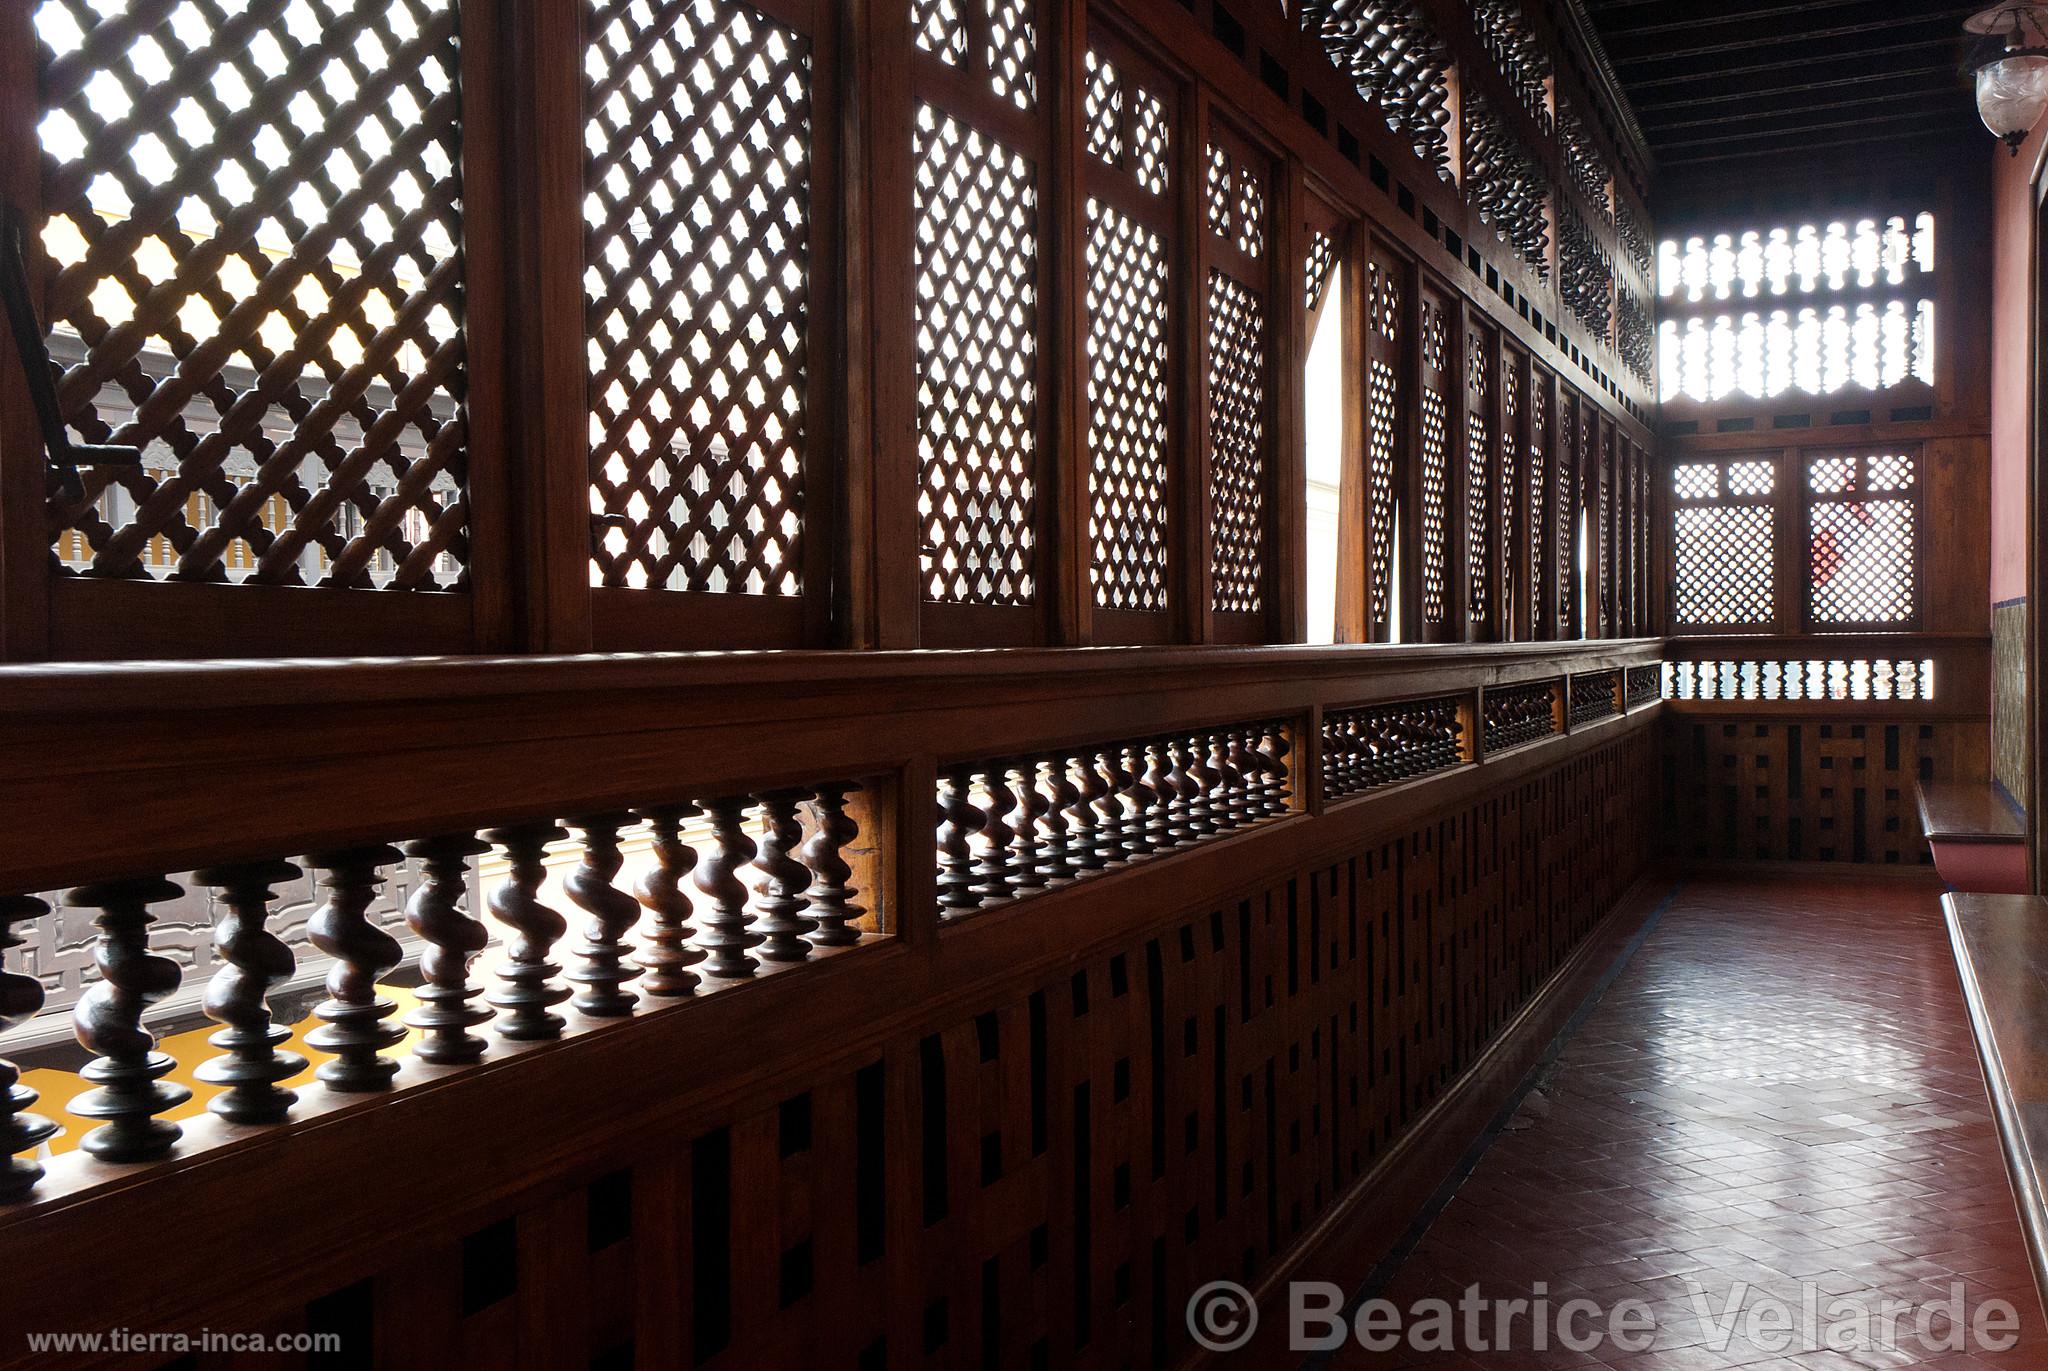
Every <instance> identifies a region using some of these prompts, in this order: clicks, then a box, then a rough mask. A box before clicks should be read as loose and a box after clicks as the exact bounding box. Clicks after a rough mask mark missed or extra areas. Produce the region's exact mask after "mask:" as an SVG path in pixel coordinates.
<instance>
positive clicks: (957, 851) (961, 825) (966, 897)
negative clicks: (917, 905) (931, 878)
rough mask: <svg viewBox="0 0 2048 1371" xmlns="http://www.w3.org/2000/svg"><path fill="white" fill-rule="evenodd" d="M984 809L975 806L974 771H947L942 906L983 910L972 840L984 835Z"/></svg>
mask: <svg viewBox="0 0 2048 1371" xmlns="http://www.w3.org/2000/svg"><path fill="white" fill-rule="evenodd" d="M983 817H984V816H983V815H982V812H981V807H980V806H979V805H977V804H975V803H974V768H973V767H971V766H956V767H953V768H951V769H950V770H948V771H947V772H946V793H945V798H944V799H942V800H941V801H940V802H939V818H940V820H941V821H942V822H941V823H940V825H939V906H940V908H942V909H957V910H961V911H963V912H964V911H966V910H970V909H979V908H981V895H980V894H979V893H978V892H977V891H976V889H975V885H976V877H975V862H974V848H973V845H972V843H971V842H970V841H969V840H970V839H971V838H972V837H973V836H974V835H975V834H977V833H979V832H981V826H982V822H983Z"/></svg>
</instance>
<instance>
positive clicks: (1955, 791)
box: [1913, 781, 2027, 843]
mask: <svg viewBox="0 0 2048 1371" xmlns="http://www.w3.org/2000/svg"><path fill="white" fill-rule="evenodd" d="M1913 789H1914V791H1915V793H1916V794H1917V795H1918V797H1919V802H1920V827H1921V828H1922V829H1923V830H1924V831H1925V832H1926V834H1927V837H1928V840H1929V841H1930V842H1949V843H2017V842H2024V841H2025V840H2026V836H2027V826H2026V823H2025V821H2024V820H2022V819H2021V818H2020V816H2019V815H2018V814H2017V813H2015V812H2014V810H2013V807H2012V806H2011V805H2010V804H2008V803H2007V802H2006V799H2005V797H2004V796H2003V795H2001V794H1999V793H1998V791H1997V789H1996V788H1994V787H1993V786H1992V785H1991V784H1990V783H1988V782H1985V781H1916V782H1914V785H1913Z"/></svg>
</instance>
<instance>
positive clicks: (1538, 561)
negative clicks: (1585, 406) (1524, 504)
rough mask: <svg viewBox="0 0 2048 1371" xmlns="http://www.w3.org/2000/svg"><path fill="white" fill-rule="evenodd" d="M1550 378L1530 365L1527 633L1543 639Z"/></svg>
mask: <svg viewBox="0 0 2048 1371" xmlns="http://www.w3.org/2000/svg"><path fill="white" fill-rule="evenodd" d="M1550 391H1551V379H1550V376H1549V374H1548V373H1547V372H1545V371H1544V370H1543V369H1542V368H1541V367H1537V366H1531V367H1530V369H1529V478H1528V480H1529V532H1528V538H1529V543H1528V546H1529V558H1528V562H1527V566H1528V568H1529V575H1528V582H1529V584H1528V597H1529V635H1530V636H1531V637H1532V638H1537V639H1545V638H1551V637H1554V636H1556V635H1555V631H1554V630H1555V621H1554V619H1553V617H1552V611H1553V609H1554V608H1555V606H1556V597H1555V596H1554V595H1552V594H1551V593H1550V592H1549V590H1548V588H1547V587H1548V586H1549V584H1550V579H1551V576H1552V575H1553V574H1554V573H1555V569H1556V560H1555V558H1554V557H1552V555H1551V553H1550V547H1551V541H1552V539H1553V538H1554V537H1555V536H1556V532H1555V524H1556V518H1555V515H1554V514H1553V513H1552V510H1551V504H1552V497H1551V486H1552V484H1553V483H1554V482H1555V481H1556V479H1557V477H1556V474H1555V472H1554V471H1553V470H1552V468H1551V462H1550V418H1551V409H1552V405H1551V399H1550Z"/></svg>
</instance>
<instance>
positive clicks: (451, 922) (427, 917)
mask: <svg viewBox="0 0 2048 1371" xmlns="http://www.w3.org/2000/svg"><path fill="white" fill-rule="evenodd" d="M400 846H401V847H402V848H403V850H404V852H405V855H406V856H408V857H412V858H414V859H416V860H417V861H419V863H420V882H419V884H418V885H416V886H414V887H413V892H412V898H411V899H409V900H407V901H406V902H405V921H406V923H407V924H408V925H409V926H410V927H411V928H412V931H413V932H414V933H416V934H418V935H419V937H420V939H421V940H422V941H423V942H425V943H426V944H427V947H426V950H425V951H424V952H422V953H420V981H421V984H420V988H419V992H418V994H419V1001H420V1006H419V1008H418V1009H415V1010H413V1012H412V1013H410V1014H408V1015H407V1016H406V1019H405V1022H406V1024H407V1025H408V1026H409V1027H412V1028H417V1029H419V1030H420V1040H419V1044H418V1046H416V1047H414V1048H413V1055H414V1056H415V1057H418V1058H419V1059H420V1060H421V1061H425V1062H438V1063H440V1064H441V1065H443V1066H457V1065H461V1064H462V1063H464V1062H473V1061H476V1060H477V1059H479V1058H480V1057H482V1056H483V1055H484V1048H485V1046H487V1044H486V1043H485V1042H484V1040H483V1039H482V1038H480V1037H478V1036H477V1035H476V1034H474V1033H472V1032H470V1031H469V1030H470V1029H472V1028H474V1027H476V1026H477V1025H478V1024H482V1023H489V1022H490V1020H491V1008H490V1006H489V1005H486V1004H472V1003H470V1001H472V1000H474V999H475V998H476V997H477V996H478V995H479V994H481V993H482V991H483V987H482V986H480V985H474V984H472V983H471V982H470V979H469V967H470V963H471V962H473V961H475V960H476V954H477V953H479V952H481V951H483V950H484V947H485V945H486V944H487V943H489V942H490V940H491V933H490V930H489V929H487V928H485V927H484V925H483V921H482V920H480V919H478V918H476V917H474V916H473V915H471V914H470V912H469V911H468V910H466V909H464V908H463V907H462V902H463V901H464V900H465V899H467V898H468V897H469V859H470V858H471V857H475V856H477V855H479V854H481V853H485V852H489V851H490V850H491V845H490V844H489V843H487V842H485V841H483V840H482V839H481V838H478V837H477V836H476V835H475V834H473V833H450V834H444V835H443V836H441V837H438V838H419V839H415V840H414V841H412V842H409V843H402V844H400Z"/></svg>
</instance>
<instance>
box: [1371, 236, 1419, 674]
mask: <svg viewBox="0 0 2048 1371" xmlns="http://www.w3.org/2000/svg"><path fill="white" fill-rule="evenodd" d="M1365 270H1366V281H1365V291H1364V297H1365V307H1366V320H1365V323H1366V329H1365V355H1366V362H1365V365H1366V395H1365V406H1366V412H1365V533H1366V564H1367V576H1368V579H1369V584H1370V586H1371V599H1370V602H1369V603H1368V605H1367V629H1368V636H1369V637H1370V638H1371V640H1372V641H1374V642H1385V641H1387V639H1388V638H1389V637H1391V636H1392V632H1393V604H1394V600H1393V596H1394V537H1395V529H1394V523H1395V508H1396V492H1397V491H1399V490H1400V489H1401V484H1402V481H1403V479H1404V478H1405V476H1406V473H1407V461H1408V460H1409V458H1407V457H1405V456H1404V452H1403V449H1404V448H1405V446H1406V441H1405V440H1406V429H1405V428H1404V426H1403V423H1404V417H1405V411H1404V409H1403V405H1402V396H1401V379H1400V378H1401V369H1402V353H1401V347H1402V339H1403V337H1404V331H1405V330H1406V329H1408V328H1411V327H1413V325H1412V324H1410V323H1409V322H1408V321H1406V320H1405V319H1404V318H1403V316H1404V314H1405V313H1406V310H1405V307H1404V305H1403V303H1402V300H1403V282H1404V280H1405V279H1406V278H1405V274H1404V271H1403V268H1402V267H1401V265H1400V263H1399V262H1398V261H1397V260H1396V259H1395V258H1394V256H1393V254H1392V253H1391V252H1389V251H1388V250H1387V249H1386V248H1385V247H1384V246H1383V245H1381V244H1379V243H1377V242H1374V243H1373V245H1372V247H1371V248H1370V249H1369V255H1368V257H1367V260H1366V263H1365ZM1410 517H1411V518H1412V517H1413V515H1412V514H1411V515H1410ZM1411 574H1413V573H1411Z"/></svg>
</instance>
